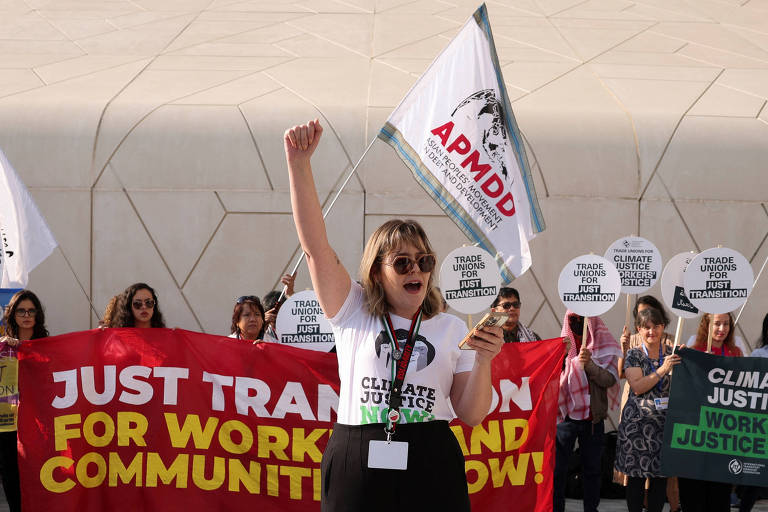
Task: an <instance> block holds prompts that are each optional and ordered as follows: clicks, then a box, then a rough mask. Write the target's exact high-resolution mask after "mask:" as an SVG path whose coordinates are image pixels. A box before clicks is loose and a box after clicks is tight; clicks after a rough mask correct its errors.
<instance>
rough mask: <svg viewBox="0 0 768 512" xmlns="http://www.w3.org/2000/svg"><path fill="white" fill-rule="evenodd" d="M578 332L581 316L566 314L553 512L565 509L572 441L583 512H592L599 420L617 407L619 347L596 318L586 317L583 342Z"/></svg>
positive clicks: (597, 473) (600, 447)
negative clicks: (577, 449)
mask: <svg viewBox="0 0 768 512" xmlns="http://www.w3.org/2000/svg"><path fill="white" fill-rule="evenodd" d="M583 329H584V317H583V316H580V315H577V314H576V313H574V312H573V311H571V310H568V311H566V313H565V318H564V320H563V330H562V334H561V335H562V336H563V337H568V338H569V339H571V340H572V341H573V343H571V346H570V348H569V350H568V355H567V356H566V358H565V362H564V364H563V372H562V374H561V375H560V396H559V399H558V415H557V420H558V424H557V442H556V453H555V475H554V496H553V510H554V512H563V511H564V510H565V484H566V477H567V473H568V459H569V457H570V456H571V453H572V452H573V448H574V445H575V443H576V439H578V440H579V447H580V449H581V472H582V475H581V476H582V485H583V488H584V512H597V506H598V505H599V504H600V459H601V457H602V454H603V445H604V431H605V430H604V427H603V420H604V419H605V417H606V416H607V415H608V406H609V404H610V406H611V408H614V407H616V406H617V405H618V403H619V372H618V360H619V357H621V348H620V347H619V343H618V342H617V341H616V339H615V338H614V337H613V336H612V335H611V333H610V331H609V330H608V328H607V327H606V326H605V324H604V323H603V321H602V320H601V319H600V318H598V317H590V318H588V320H587V339H586V341H584V340H582V339H581V336H582V332H583Z"/></svg>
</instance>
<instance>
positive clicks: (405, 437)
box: [285, 120, 503, 511]
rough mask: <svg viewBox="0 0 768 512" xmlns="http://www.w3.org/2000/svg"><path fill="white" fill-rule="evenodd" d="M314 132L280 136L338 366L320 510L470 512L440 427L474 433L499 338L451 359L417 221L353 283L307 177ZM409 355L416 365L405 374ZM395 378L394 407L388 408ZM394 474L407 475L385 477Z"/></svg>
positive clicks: (449, 337) (451, 446) (397, 232)
mask: <svg viewBox="0 0 768 512" xmlns="http://www.w3.org/2000/svg"><path fill="white" fill-rule="evenodd" d="M322 131H323V130H322V127H321V126H320V123H319V122H318V121H317V120H315V121H310V122H309V123H307V124H305V125H301V126H295V127H293V128H291V129H289V130H287V131H286V132H285V153H286V160H287V162H288V172H289V178H290V190H291V207H292V210H293V218H294V221H295V223H296V230H297V232H298V235H299V241H300V242H301V246H302V249H303V250H304V252H305V253H306V256H307V265H308V266H309V272H310V276H311V278H312V284H313V286H314V289H315V292H316V293H317V297H318V300H319V302H320V305H321V307H322V308H323V311H324V313H325V315H326V317H328V318H329V319H330V322H331V324H332V326H333V328H334V336H335V338H336V347H337V355H338V358H339V377H340V380H341V392H340V396H339V410H338V423H337V424H336V425H335V426H334V429H333V435H332V436H331V439H330V441H329V443H328V446H327V447H326V450H325V453H324V454H323V467H322V494H321V495H322V498H321V499H322V502H321V507H322V510H323V511H340V510H349V511H358V510H385V509H393V508H394V507H398V508H402V507H405V508H407V509H408V510H417V509H436V510H462V511H463V510H469V496H468V492H467V483H466V475H465V473H464V459H463V457H462V454H461V451H460V449H459V446H458V443H457V442H456V439H455V437H454V436H453V433H452V432H451V431H450V429H449V428H448V421H449V420H450V419H452V417H453V411H455V414H456V416H458V417H459V418H460V419H461V420H462V421H464V422H465V423H467V424H469V425H476V424H478V423H480V422H481V421H482V420H483V419H484V418H485V415H486V414H487V413H488V410H489V408H490V404H491V395H492V391H491V360H492V359H493V357H495V356H496V354H498V353H499V352H500V350H501V346H502V343H503V339H502V333H501V328H498V327H494V328H486V329H484V330H482V331H479V332H475V333H473V337H472V338H471V340H470V341H469V345H470V346H471V348H473V349H474V352H472V351H462V350H460V349H459V348H458V343H459V341H460V340H461V339H462V337H463V336H464V335H465V333H466V327H465V326H464V325H463V322H461V320H459V319H458V318H456V317H453V316H451V315H446V314H444V313H440V312H439V307H440V297H439V296H438V294H437V293H436V292H435V291H434V287H433V272H432V271H433V270H434V267H435V255H434V253H433V251H432V249H431V247H430V245H429V241H428V240H427V237H426V234H425V233H424V231H423V230H422V228H421V226H419V225H418V224H417V223H415V222H413V221H389V222H387V223H385V224H384V225H383V226H381V227H380V228H379V229H377V230H376V232H374V234H373V235H371V238H370V239H369V240H368V243H367V244H366V247H365V251H364V253H363V258H362V261H361V264H360V283H361V284H360V285H358V284H357V283H353V282H352V280H351V279H350V276H349V274H348V273H347V271H346V270H345V269H344V267H343V266H342V264H341V262H340V261H339V259H338V257H337V256H336V253H335V252H334V251H333V249H332V248H331V245H330V243H329V242H328V237H327V234H326V231H325V223H324V221H323V217H322V211H321V208H320V202H319V200H318V198H317V192H316V190H315V184H314V179H313V176H312V167H311V164H310V158H311V156H312V153H313V152H314V150H315V148H316V147H317V144H318V142H319V140H320V138H321V134H322ZM406 338H407V339H408V340H410V342H409V343H405V341H406ZM383 345H388V347H389V350H382V346H383ZM413 350H415V351H416V352H418V353H419V354H420V357H418V358H413V359H416V360H418V361H419V364H418V365H416V364H407V362H408V361H410V362H412V361H413V359H412V358H411V357H410V355H411V353H412V351H413ZM422 357H426V359H427V361H426V362H421V359H422ZM401 361H402V363H401ZM417 366H418V367H420V369H419V368H417ZM395 369H397V373H396V371H395ZM402 371H405V377H404V382H403V384H402V385H401V386H400V387H399V391H400V395H401V398H400V402H401V403H400V404H399V407H398V404H397V403H392V402H390V398H391V395H394V396H397V394H398V393H397V390H398V386H396V385H395V386H392V383H393V382H397V376H398V374H400V373H401V372H402ZM392 388H396V389H395V392H394V393H390V391H392ZM385 428H386V429H387V431H388V433H385ZM388 438H389V439H388ZM387 440H389V441H392V442H391V443H389V442H387ZM402 465H405V466H406V468H407V469H405V470H398V469H390V468H394V467H398V466H400V467H402Z"/></svg>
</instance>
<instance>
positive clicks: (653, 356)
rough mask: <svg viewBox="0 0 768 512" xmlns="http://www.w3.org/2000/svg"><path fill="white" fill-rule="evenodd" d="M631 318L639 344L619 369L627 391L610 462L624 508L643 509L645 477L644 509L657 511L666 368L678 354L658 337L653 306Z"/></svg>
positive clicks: (660, 321)
mask: <svg viewBox="0 0 768 512" xmlns="http://www.w3.org/2000/svg"><path fill="white" fill-rule="evenodd" d="M635 324H636V328H637V332H638V334H639V337H640V338H641V340H642V344H641V345H640V347H639V348H632V349H630V350H629V351H628V352H627V353H626V355H625V360H624V373H625V374H626V377H627V383H628V384H629V387H630V393H629V398H628V400H627V403H626V405H625V406H624V408H623V410H622V412H621V422H620V423H619V435H618V439H617V441H616V459H615V464H616V469H618V470H619V471H621V472H622V473H624V474H626V475H627V477H628V482H627V510H628V511H629V512H641V511H642V510H643V501H644V494H645V484H646V479H648V480H649V485H648V507H647V510H648V512H661V510H662V509H663V508H664V502H665V501H666V489H667V481H666V480H667V479H666V478H665V477H664V476H663V475H662V474H661V447H662V442H661V440H662V438H663V437H664V420H665V418H666V413H667V403H666V400H668V399H669V385H670V381H671V378H670V377H669V372H670V371H671V370H672V367H673V366H675V365H677V364H679V363H680V356H678V355H676V354H672V347H671V346H670V345H667V344H665V343H664V342H663V338H664V327H666V325H667V324H666V319H665V318H664V316H663V315H662V313H661V312H660V311H659V310H658V309H656V308H648V309H644V310H641V311H640V312H639V313H638V314H637V320H636V322H635ZM657 399H659V400H657Z"/></svg>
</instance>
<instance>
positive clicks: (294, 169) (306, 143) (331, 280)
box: [284, 119, 351, 318]
mask: <svg viewBox="0 0 768 512" xmlns="http://www.w3.org/2000/svg"><path fill="white" fill-rule="evenodd" d="M322 134H323V128H322V126H320V122H319V121H318V120H317V119H315V120H314V121H310V122H308V123H307V124H303V125H299V126H294V127H293V128H289V129H288V130H286V132H285V137H284V142H285V159H286V161H287V162H288V178H289V180H290V187H291V209H292V210H293V221H294V223H295V224H296V231H297V233H298V235H299V242H300V243H301V248H302V249H303V250H304V253H305V254H306V257H307V266H308V267H309V275H310V277H311V278H312V286H313V287H314V289H315V293H316V294H317V298H318V300H319V301H320V306H321V307H322V308H323V311H324V312H325V315H326V316H327V317H329V318H331V317H334V316H336V314H337V313H338V312H339V310H340V309H341V306H342V305H344V301H345V300H346V298H347V295H348V294H349V288H350V285H351V281H350V278H349V274H348V273H347V271H346V269H345V268H344V266H343V265H342V264H341V261H339V258H338V256H336V253H335V252H334V251H333V249H332V248H331V245H330V243H329V242H328V234H327V233H326V231H325V221H324V220H323V211H322V208H321V207H320V201H319V199H318V197H317V190H316V189H315V180H314V178H313V176H312V165H311V163H310V159H311V158H312V154H313V153H314V152H315V149H316V148H317V144H318V143H319V142H320V138H321V136H322Z"/></svg>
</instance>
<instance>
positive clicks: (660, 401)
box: [653, 396, 669, 411]
mask: <svg viewBox="0 0 768 512" xmlns="http://www.w3.org/2000/svg"><path fill="white" fill-rule="evenodd" d="M653 404H654V405H655V406H656V410H657V411H663V410H664V409H666V408H667V407H669V397H668V396H665V397H662V398H654V399H653Z"/></svg>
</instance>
